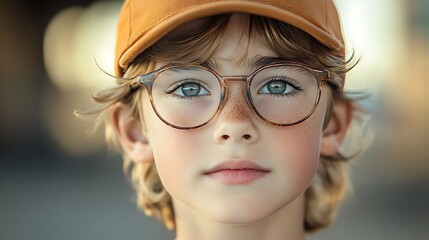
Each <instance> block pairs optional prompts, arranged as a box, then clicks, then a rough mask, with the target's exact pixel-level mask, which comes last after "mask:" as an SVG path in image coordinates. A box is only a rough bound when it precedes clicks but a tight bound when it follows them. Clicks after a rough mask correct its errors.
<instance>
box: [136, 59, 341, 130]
mask: <svg viewBox="0 0 429 240" xmlns="http://www.w3.org/2000/svg"><path fill="white" fill-rule="evenodd" d="M279 66H292V67H300V68H303V69H306V70H307V71H309V72H310V73H311V74H312V75H313V77H314V79H315V80H316V81H317V99H316V101H315V103H314V105H313V107H312V110H311V111H310V112H309V113H308V114H307V115H306V116H305V117H303V118H302V119H301V120H299V121H296V122H293V123H287V124H279V123H275V122H272V121H270V120H268V119H266V118H265V117H264V116H262V115H261V114H260V113H259V112H258V110H257V109H256V107H255V105H254V103H253V98H252V97H251V93H250V84H251V83H252V80H253V78H254V76H255V75H256V74H258V73H259V72H261V71H263V70H265V69H267V68H271V67H279ZM191 67H195V68H199V69H204V70H207V71H209V72H210V73H212V74H213V75H214V76H215V77H216V78H217V80H218V82H219V84H220V87H221V97H220V101H219V106H218V108H217V110H216V112H214V114H213V115H212V116H211V117H210V118H209V119H208V120H207V121H206V122H204V123H202V124H199V125H197V126H193V127H180V126H177V125H174V124H172V123H169V122H168V121H167V120H165V119H164V118H163V117H162V116H161V114H160V113H159V112H158V110H157V109H156V106H155V104H154V102H153V97H152V86H153V82H154V81H155V80H156V77H157V76H158V75H159V74H160V73H162V72H164V71H167V70H170V69H173V68H191ZM331 76H332V73H331V72H330V71H329V70H327V69H314V68H310V67H307V66H305V65H301V64H296V63H290V64H289V63H277V64H268V65H265V66H263V67H260V68H258V69H256V70H254V71H253V72H252V73H251V74H250V75H229V76H221V75H220V74H219V73H218V72H216V71H215V70H214V69H211V68H208V67H205V66H201V65H194V64H190V65H166V66H164V67H162V68H160V69H157V70H154V71H152V72H149V73H145V74H142V75H139V76H137V77H135V78H133V79H135V80H136V81H135V80H134V81H132V82H131V83H130V88H131V90H136V89H137V88H139V87H140V86H142V85H143V86H145V88H146V90H147V91H148V95H149V100H150V103H151V105H152V109H153V110H154V111H155V113H156V115H157V116H158V118H159V119H161V121H162V122H164V123H165V124H167V125H168V126H170V127H173V128H176V129H181V130H191V129H196V128H199V127H202V126H204V125H206V124H208V123H209V122H210V121H211V120H212V119H213V118H214V117H215V116H216V115H217V114H218V113H219V111H221V110H222V108H223V107H224V105H225V102H226V101H225V93H226V91H227V88H228V86H227V84H226V81H227V80H228V81H246V90H245V95H246V101H247V103H248V105H249V106H250V107H251V108H252V110H253V112H254V113H256V115H258V116H259V118H260V119H262V120H263V121H264V122H266V123H269V124H271V125H275V126H292V125H296V124H299V123H302V122H304V121H305V120H307V119H308V118H309V117H310V116H311V115H312V114H313V113H314V111H315V110H316V108H317V106H318V104H319V102H320V97H321V94H322V86H323V84H324V83H325V82H328V80H330V79H331ZM329 82H330V81H329ZM334 84H335V85H336V83H334Z"/></svg>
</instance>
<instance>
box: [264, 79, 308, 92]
mask: <svg viewBox="0 0 429 240" xmlns="http://www.w3.org/2000/svg"><path fill="white" fill-rule="evenodd" d="M295 90H300V89H299V88H298V87H296V86H294V85H292V84H291V83H288V82H286V81H285V80H271V81H269V82H267V83H266V84H265V85H264V86H262V87H261V88H260V89H259V90H258V93H262V94H273V95H288V94H290V93H293V92H294V91H295Z"/></svg>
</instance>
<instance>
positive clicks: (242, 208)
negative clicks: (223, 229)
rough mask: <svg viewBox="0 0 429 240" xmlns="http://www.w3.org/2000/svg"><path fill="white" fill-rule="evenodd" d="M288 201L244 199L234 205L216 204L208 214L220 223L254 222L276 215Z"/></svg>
mask: <svg viewBox="0 0 429 240" xmlns="http://www.w3.org/2000/svg"><path fill="white" fill-rule="evenodd" d="M290 203H291V201H287V200H284V201H283V202H277V203H275V202H271V203H270V202H269V201H260V202H258V203H249V202H247V203H246V202H245V201H242V202H240V203H239V204H237V205H235V206H234V205H229V206H228V207H225V205H223V206H218V208H216V209H212V211H211V214H210V215H211V217H212V219H214V220H215V221H217V222H219V223H222V224H231V225H233V224H237V225H240V224H241V225H247V224H255V223H259V222H261V221H264V220H266V219H268V218H270V217H272V216H274V215H276V214H277V213H279V212H282V211H283V210H286V209H288V208H289V207H288V206H291V205H290ZM291 207H293V206H291ZM286 211H287V210H286Z"/></svg>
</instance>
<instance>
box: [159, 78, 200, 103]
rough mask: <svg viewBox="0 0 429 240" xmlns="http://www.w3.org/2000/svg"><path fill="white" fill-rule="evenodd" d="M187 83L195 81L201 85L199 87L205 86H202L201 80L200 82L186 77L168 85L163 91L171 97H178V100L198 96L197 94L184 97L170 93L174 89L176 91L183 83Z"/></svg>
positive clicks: (191, 98)
mask: <svg viewBox="0 0 429 240" xmlns="http://www.w3.org/2000/svg"><path fill="white" fill-rule="evenodd" d="M187 83H196V84H199V85H201V87H203V88H205V87H204V86H203V84H201V82H200V81H198V80H197V79H193V78H188V79H184V80H181V81H179V82H175V83H174V84H173V85H171V86H170V87H169V88H168V89H167V90H166V91H165V93H166V94H168V95H169V96H171V97H174V98H177V99H180V100H193V99H195V98H198V97H199V96H192V97H186V96H180V95H177V94H172V93H173V92H174V91H176V90H177V89H178V88H180V87H181V86H183V85H184V84H187ZM205 89H207V88H205Z"/></svg>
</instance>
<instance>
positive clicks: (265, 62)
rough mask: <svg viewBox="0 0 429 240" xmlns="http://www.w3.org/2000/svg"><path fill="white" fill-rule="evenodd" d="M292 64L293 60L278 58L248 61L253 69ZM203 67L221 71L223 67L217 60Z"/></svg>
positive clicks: (258, 57)
mask: <svg viewBox="0 0 429 240" xmlns="http://www.w3.org/2000/svg"><path fill="white" fill-rule="evenodd" d="M291 62H293V60H291V59H287V58H284V57H276V56H256V57H254V58H252V59H251V60H250V61H247V63H248V66H249V67H250V68H252V69H258V68H261V67H264V66H266V65H271V64H285V63H291ZM201 65H202V66H205V67H208V68H211V69H217V70H219V69H221V66H219V65H218V64H217V63H216V61H215V60H208V61H206V62H204V63H202V64H201Z"/></svg>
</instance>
